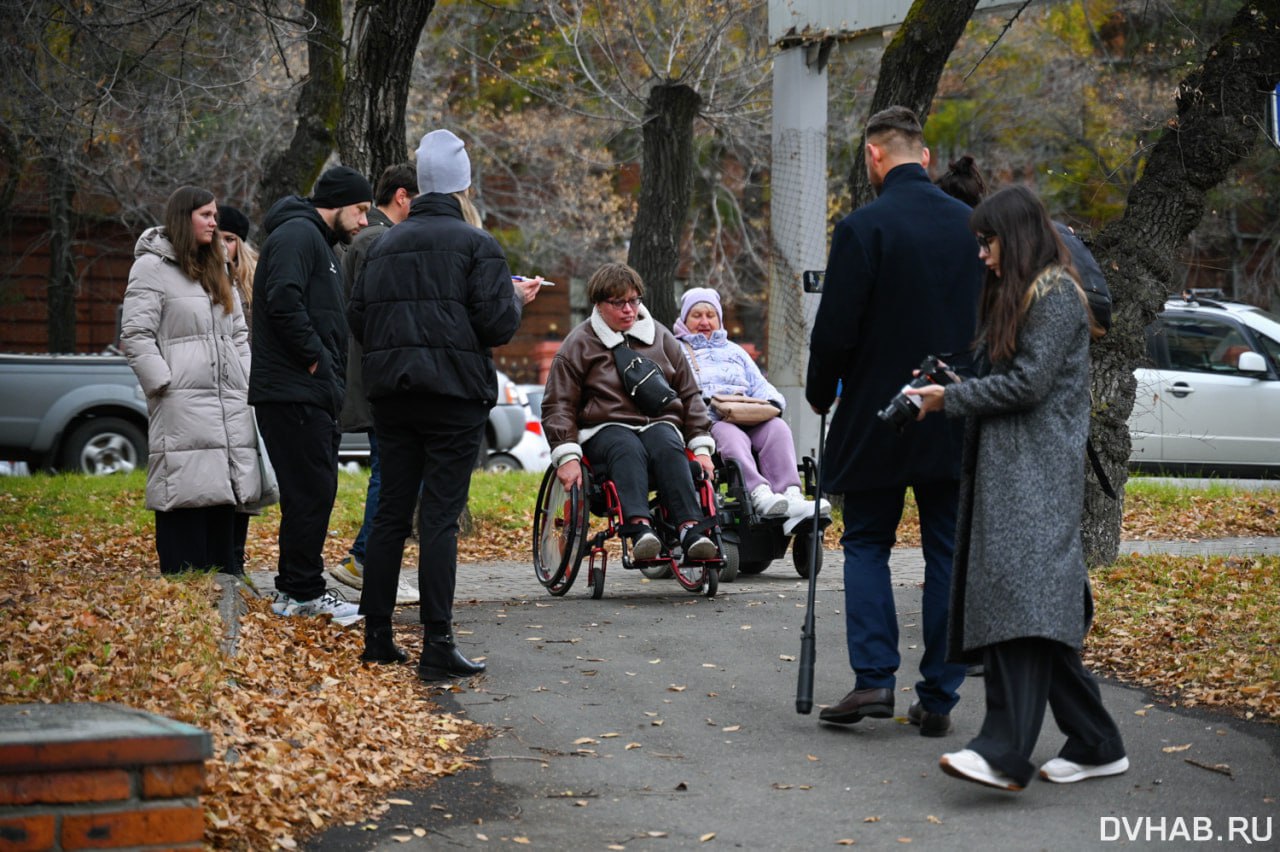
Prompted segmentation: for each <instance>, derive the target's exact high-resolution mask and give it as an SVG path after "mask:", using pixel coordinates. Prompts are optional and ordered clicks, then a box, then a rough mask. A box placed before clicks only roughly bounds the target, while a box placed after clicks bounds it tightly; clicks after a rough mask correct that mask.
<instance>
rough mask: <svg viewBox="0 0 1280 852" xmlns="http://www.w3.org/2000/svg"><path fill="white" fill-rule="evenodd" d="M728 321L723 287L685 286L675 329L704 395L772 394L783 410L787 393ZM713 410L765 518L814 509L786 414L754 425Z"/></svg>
mask: <svg viewBox="0 0 1280 852" xmlns="http://www.w3.org/2000/svg"><path fill="white" fill-rule="evenodd" d="M723 326H724V312H723V309H722V308H721V306H720V294H719V293H717V292H716V291H715V290H712V289H711V288H709V287H694V288H693V289H691V290H688V291H686V292H685V294H684V298H683V299H682V300H681V302H680V318H679V319H678V320H677V321H676V323H675V325H674V326H673V327H672V330H673V331H674V332H675V334H676V337H678V338H679V339H680V342H681V343H683V344H684V354H685V357H686V358H687V359H688V360H689V364H690V366H691V367H693V372H694V375H695V376H696V377H697V380H698V386H699V387H700V388H701V389H702V396H703V398H704V399H706V400H707V401H708V403H710V400H711V397H712V396H714V395H715V394H744V395H746V396H751V397H755V398H757V399H764V400H768V401H769V402H771V403H773V405H775V406H777V408H778V411H779V413H781V412H782V410H783V409H784V407H785V406H786V402H785V400H784V399H783V398H782V394H780V393H779V392H778V389H777V388H775V387H774V386H773V385H771V384H770V383H769V381H768V379H766V378H765V377H764V374H763V373H761V372H760V368H759V367H757V366H756V362H755V361H753V360H752V359H751V356H750V355H748V354H747V351H746V350H745V349H743V348H742V347H741V346H739V345H738V344H736V343H734V342H733V341H731V340H729V337H728V334H727V333H726V332H725V330H724V328H723ZM708 408H710V406H709V405H708ZM710 413H711V419H712V423H711V436H712V437H713V438H715V440H716V446H717V447H718V448H719V449H720V455H721V456H723V457H724V458H725V459H731V460H733V461H735V462H737V464H738V467H739V468H740V469H741V471H742V480H743V485H744V486H745V487H746V490H747V493H748V494H750V495H751V504H752V505H753V506H754V507H755V510H756V513H757V514H759V515H760V516H762V517H765V518H774V517H782V516H787V517H789V518H798V517H802V516H805V515H809V514H812V512H813V501H812V500H807V499H805V496H804V492H803V491H801V490H800V474H799V471H798V469H797V467H796V451H795V442H794V441H793V440H792V437H791V427H790V426H788V425H787V422H786V421H785V420H783V419H782V418H781V417H772V418H770V419H768V420H765V421H764V422H762V423H757V424H755V425H754V426H738V425H736V424H733V423H726V422H724V421H723V420H720V419H719V418H718V417H717V415H716V413H715V411H714V410H711V412H710ZM822 509H823V511H827V512H829V511H830V509H831V507H830V505H829V504H828V503H827V501H826V500H823V501H822Z"/></svg>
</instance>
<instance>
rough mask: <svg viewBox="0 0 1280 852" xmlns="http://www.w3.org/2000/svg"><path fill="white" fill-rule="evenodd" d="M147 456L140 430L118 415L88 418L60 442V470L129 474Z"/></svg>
mask: <svg viewBox="0 0 1280 852" xmlns="http://www.w3.org/2000/svg"><path fill="white" fill-rule="evenodd" d="M146 457H147V438H146V436H145V435H143V434H142V430H141V429H139V428H138V427H137V426H134V425H133V424H132V423H130V422H129V421H127V420H121V419H120V418H119V417H91V418H89V419H88V420H86V421H84V422H83V423H81V424H80V425H79V426H77V427H76V428H75V429H74V430H73V431H72V432H71V435H70V436H69V437H68V438H67V440H66V443H64V444H63V445H62V462H61V467H62V469H63V470H68V471H75V472H79V473H88V474H92V475H94V476H105V475H107V474H112V473H128V472H129V471H131V470H133V469H134V468H136V467H137V466H138V465H140V464H142V463H143V461H144V460H145V459H146Z"/></svg>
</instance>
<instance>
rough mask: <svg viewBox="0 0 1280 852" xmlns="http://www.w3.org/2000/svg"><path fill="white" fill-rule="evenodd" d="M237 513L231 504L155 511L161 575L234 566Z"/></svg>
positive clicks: (157, 553)
mask: <svg viewBox="0 0 1280 852" xmlns="http://www.w3.org/2000/svg"><path fill="white" fill-rule="evenodd" d="M235 514H236V508H235V506H231V505H226V506H201V507H199V508H195V509H171V510H169V511H167V512H156V555H157V556H159V557H160V573H161V574H178V573H180V572H182V571H192V570H199V571H204V570H209V569H227V568H231V567H233V566H234V565H235V554H234V548H233V544H232V542H233V539H234V537H235V536H234V530H233V527H234V526H235Z"/></svg>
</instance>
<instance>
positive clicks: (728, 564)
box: [719, 541, 741, 583]
mask: <svg viewBox="0 0 1280 852" xmlns="http://www.w3.org/2000/svg"><path fill="white" fill-rule="evenodd" d="M723 544H724V547H723V548H722V550H723V551H724V565H722V566H721V568H720V572H719V573H720V578H719V579H720V582H722V583H732V582H733V581H734V580H736V579H737V578H738V572H739V571H740V570H741V568H740V567H739V566H740V562H739V560H740V557H741V554H740V553H739V552H738V545H737V543H736V542H732V541H726V542H723Z"/></svg>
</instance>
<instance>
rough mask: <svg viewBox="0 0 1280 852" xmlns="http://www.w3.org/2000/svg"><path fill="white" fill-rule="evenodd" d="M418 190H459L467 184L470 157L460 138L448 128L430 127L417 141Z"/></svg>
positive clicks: (468, 182) (468, 180)
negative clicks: (420, 139)
mask: <svg viewBox="0 0 1280 852" xmlns="http://www.w3.org/2000/svg"><path fill="white" fill-rule="evenodd" d="M417 158H418V191H419V192H421V193H422V194H423V195H425V194H427V193H428V192H443V193H450V192H462V191H463V190H464V189H466V188H467V187H469V186H471V160H470V159H469V158H468V157H467V151H466V146H465V145H464V144H463V142H462V140H461V139H459V138H458V137H457V136H454V135H453V134H452V133H451V132H449V131H448V130H433V131H431V132H430V133H428V134H427V135H426V136H423V137H422V142H421V143H420V144H419V145H418V152H417Z"/></svg>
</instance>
